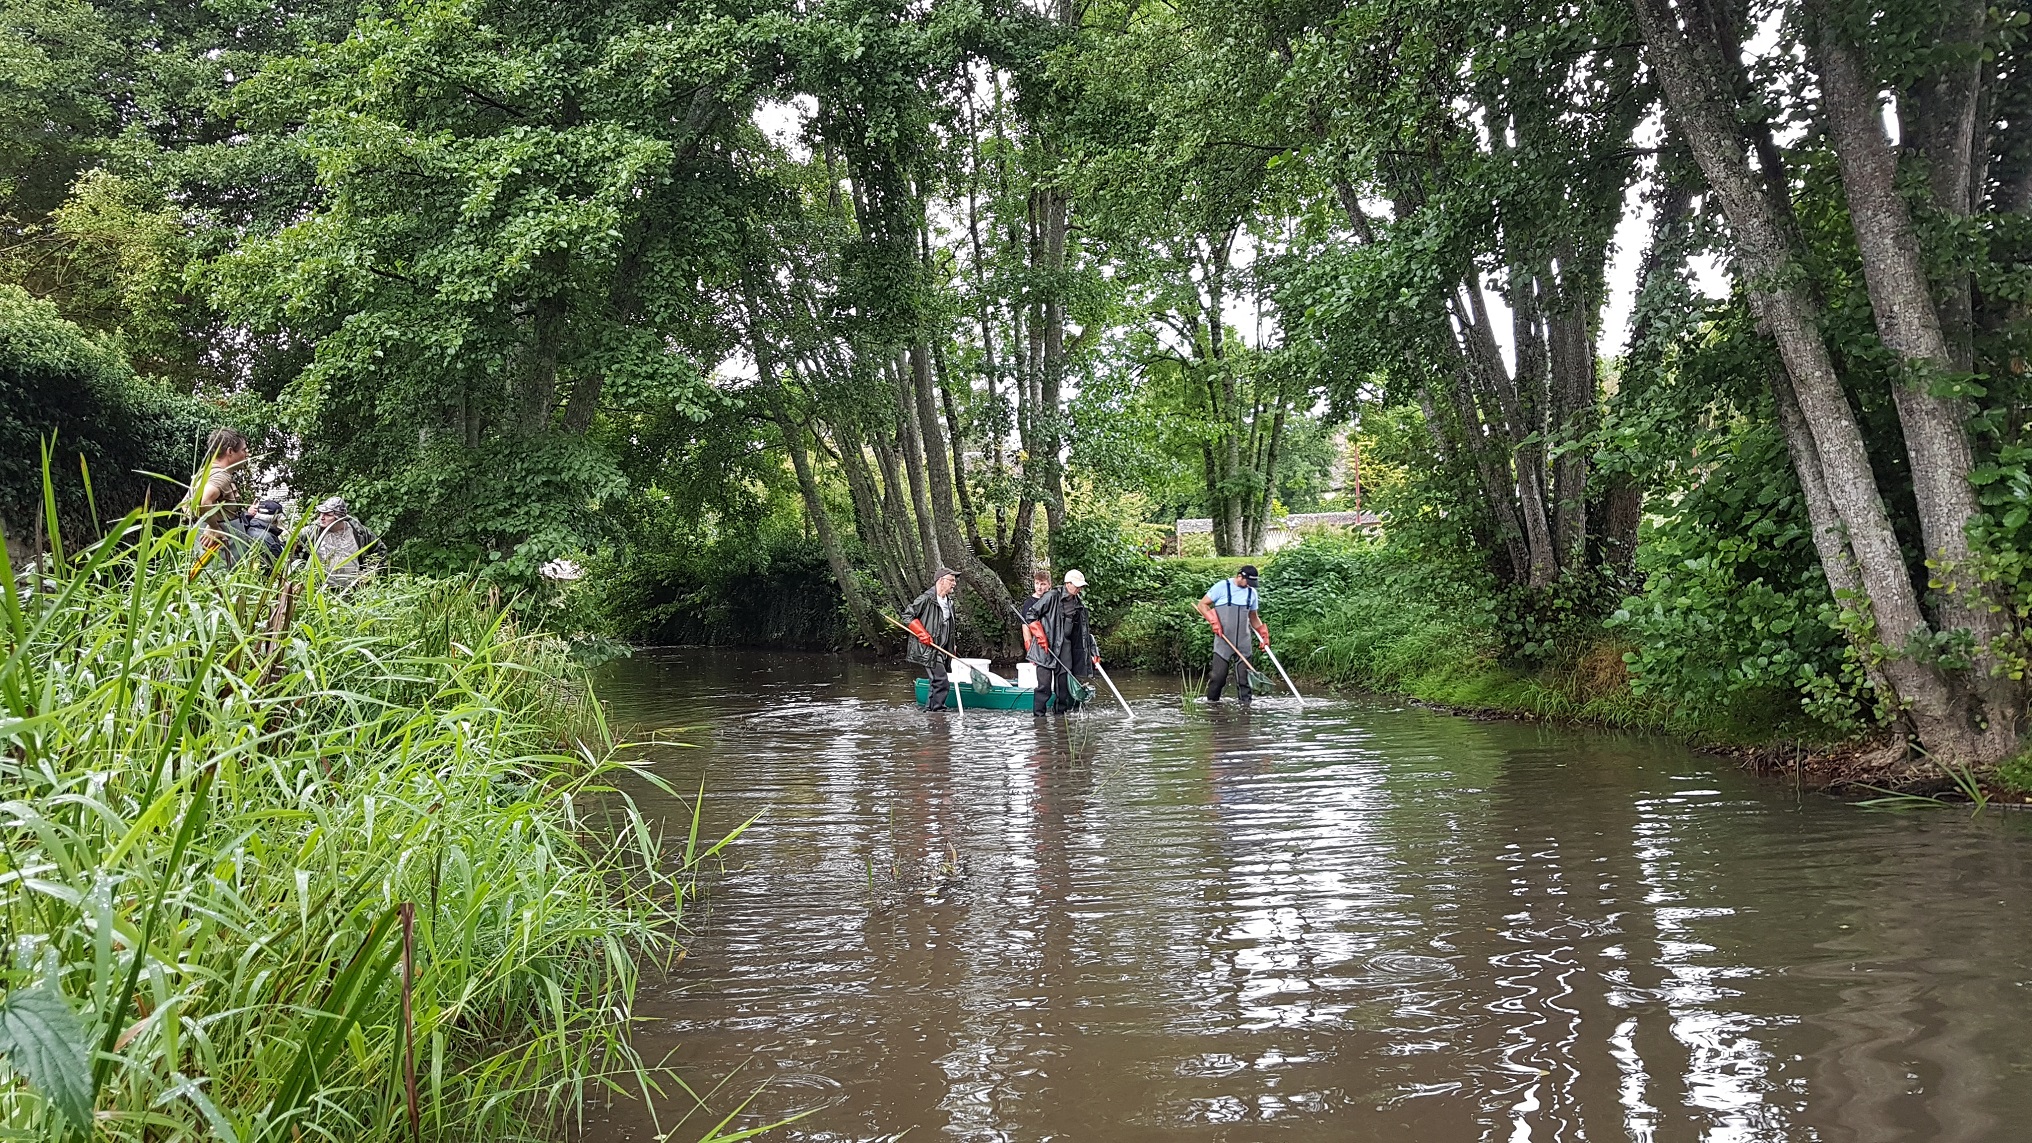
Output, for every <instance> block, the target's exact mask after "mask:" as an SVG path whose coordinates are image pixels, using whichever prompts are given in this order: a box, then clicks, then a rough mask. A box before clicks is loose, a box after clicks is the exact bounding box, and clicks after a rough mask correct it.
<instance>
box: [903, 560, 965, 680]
mask: <svg viewBox="0 0 2032 1143" xmlns="http://www.w3.org/2000/svg"><path fill="white" fill-rule="evenodd" d="M959 585H960V578H959V577H958V576H957V575H954V574H953V573H952V572H951V571H950V570H948V569H946V568H940V569H938V574H937V575H936V576H934V577H932V581H931V586H930V587H928V588H926V589H925V590H924V594H923V595H920V596H918V597H917V598H916V599H914V600H912V601H911V603H910V606H909V607H906V608H904V609H903V625H904V626H905V627H908V628H910V633H911V634H912V635H915V636H917V642H915V643H912V644H911V645H910V646H909V647H907V648H905V649H904V652H903V657H904V659H906V660H908V661H909V662H912V663H916V664H917V665H918V666H920V667H923V668H924V677H925V678H927V679H930V680H931V687H930V689H929V690H928V691H927V692H926V694H925V696H924V709H926V710H944V709H945V708H946V699H947V698H948V697H950V695H951V692H952V681H951V678H950V676H949V675H948V674H947V671H946V668H947V667H948V665H949V664H948V663H947V662H946V657H945V654H944V652H945V651H950V650H952V645H953V631H954V628H955V627H956V626H957V624H956V622H955V620H954V615H953V603H954V599H955V593H956V592H957V591H958V590H959ZM941 648H942V649H943V650H941Z"/></svg>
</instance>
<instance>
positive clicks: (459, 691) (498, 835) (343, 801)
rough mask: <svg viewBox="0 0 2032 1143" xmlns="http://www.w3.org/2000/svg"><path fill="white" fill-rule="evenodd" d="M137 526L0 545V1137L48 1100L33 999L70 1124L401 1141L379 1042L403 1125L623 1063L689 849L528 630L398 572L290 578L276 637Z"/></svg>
mask: <svg viewBox="0 0 2032 1143" xmlns="http://www.w3.org/2000/svg"><path fill="white" fill-rule="evenodd" d="M158 523H159V521H158V520H157V519H156V518H154V517H150V516H145V515H141V514H135V515H132V516H129V517H128V518H127V519H126V520H125V521H123V522H122V523H121V524H120V526H119V527H118V528H117V529H116V532H115V538H114V539H111V540H108V541H106V542H103V543H100V544H97V545H93V546H90V547H87V548H85V549H84V550H83V551H80V552H78V553H76V554H74V555H72V556H70V557H68V558H66V559H63V560H60V561H57V562H55V563H54V565H53V566H52V567H51V568H49V569H48V571H47V574H45V575H44V576H43V577H41V579H40V582H39V587H40V590H38V591H36V592H34V593H21V592H18V591H17V590H16V580H15V576H14V575H13V573H12V570H11V569H8V568H4V567H0V649H4V650H5V652H6V653H7V657H6V659H5V660H4V664H0V746H4V750H0V756H4V762H0V769H4V771H5V779H6V781H7V783H8V788H9V790H10V799H11V800H10V801H9V802H8V803H7V807H6V810H5V812H4V814H0V818H4V821H0V828H4V829H5V830H6V832H7V834H8V838H9V840H8V845H7V849H6V859H5V861H6V870H5V873H6V876H5V877H4V878H0V932H4V934H5V939H6V941H7V943H8V945H9V946H10V947H11V948H13V949H14V950H16V951H17V953H18V954H19V955H18V956H17V957H15V958H14V959H11V960H10V961H9V963H8V964H7V965H6V966H4V967H0V984H4V987H5V991H6V993H7V997H6V1000H5V1002H4V1004H5V1008H4V1013H5V1015H4V1018H0V1035H4V1036H5V1038H6V1039H7V1040H8V1044H7V1051H6V1066H7V1068H8V1069H9V1070H11V1071H12V1073H13V1074H14V1075H16V1076H21V1077H25V1078H26V1079H28V1081H29V1084H28V1085H26V1086H24V1085H22V1084H19V1083H9V1084H6V1085H4V1086H0V1125H4V1131H5V1132H6V1133H7V1134H9V1135H10V1136H13V1137H20V1138H48V1137H52V1136H54V1135H56V1134H58V1133H59V1131H58V1127H59V1125H58V1123H57V1121H56V1116H57V1115H59V1114H64V1115H68V1116H73V1117H75V1116H76V1114H77V1113H78V1111H79V1107H78V1100H77V1098H76V1091H75V1087H76V1082H77V1075H76V1069H75V1067H73V1066H72V1065H74V1064H75V1063H76V1062H77V1060H76V1059H75V1058H71V1057H69V1056H66V1055H65V1053H66V1052H70V1053H73V1054H75V1051H76V1046H75V1043H74V1041H75V1040H76V1039H77V1037H76V1036H75V1035H73V1033H75V1032H76V1031H77V1029H76V1028H69V1029H66V1028H65V1027H64V1026H63V1025H64V1021H63V1019H62V1016H61V1014H60V1013H59V1012H58V1011H57V1009H56V1007H54V1006H52V1005H50V1004H49V1003H48V1002H47V1000H43V999H38V997H56V996H57V994H58V993H61V1001H60V1002H61V1003H62V1004H63V1006H64V1008H65V1010H66V1011H70V1012H74V1013H75V1014H76V1016H75V1017H74V1019H76V1020H79V1021H81V1022H82V1024H83V1026H84V1027H85V1028H86V1029H89V1038H90V1039H91V1040H96V1041H97V1043H98V1052H97V1054H96V1057H92V1058H95V1059H96V1061H97V1062H96V1063H95V1064H93V1065H91V1071H90V1074H89V1076H88V1078H87V1083H86V1088H85V1106H86V1107H87V1108H89V1107H91V1106H93V1105H94V1104H95V1105H96V1107H97V1109H98V1110H97V1115H96V1118H95V1120H94V1126H93V1134H94V1137H95V1138H104V1139H111V1140H130V1139H131V1140H141V1139H153V1140H195V1139H215V1138H239V1139H243V1140H289V1139H294V1138H296V1137H297V1135H298V1134H299V1133H301V1134H302V1135H303V1136H305V1137H310V1136H311V1135H312V1134H320V1135H327V1136H331V1137H343V1138H348V1139H385V1140H393V1139H398V1138H408V1137H410V1135H411V1132H412V1130H414V1128H412V1126H411V1125H410V1124H409V1122H408V1121H407V1115H406V1112H405V1110H404V1100H403V1084H402V1073H403V1061H404V1058H405V1054H406V1053H408V1052H409V1051H411V1050H412V1049H413V1052H414V1057H415V1060H416V1064H417V1076H418V1085H419V1089H420V1090H419V1095H420V1103H421V1106H422V1108H423V1109H424V1111H423V1115H424V1118H423V1121H422V1122H421V1123H420V1124H417V1125H416V1127H417V1128H420V1130H421V1132H422V1133H423V1134H424V1135H426V1136H428V1137H432V1138H438V1137H457V1138H474V1137H490V1138H503V1139H508V1138H521V1137H529V1136H530V1135H532V1134H536V1135H541V1134H542V1133H543V1128H542V1127H541V1126H540V1125H542V1124H546V1123H548V1122H551V1121H553V1119H554V1118H555V1117H556V1116H558V1115H559V1114H561V1113H564V1112H566V1111H568V1110H569V1109H572V1108H574V1107H577V1106H579V1105H580V1102H581V1101H582V1100H583V1099H584V1098H585V1097H586V1095H587V1094H588V1093H589V1092H590V1091H592V1090H595V1089H597V1090H603V1091H604V1090H607V1088H608V1086H609V1085H611V1084H616V1083H621V1082H624V1081H628V1080H629V1078H630V1077H634V1079H635V1080H640V1079H641V1078H642V1077H643V1072H642V1069H641V1067H640V1065H639V1063H638V1062H637V1061H635V1059H634V1057H633V1056H632V1055H631V1054H630V1052H629V1050H628V1047H627V1039H626V1036H627V1033H628V1031H629V1026H628V1017H627V1013H628V1011H629V1007H630V1002H631V998H632V996H633V993H634V989H635V986H636V981H637V979H638V958H642V957H657V956H660V955H663V954H665V953H668V952H669V951H671V950H672V947H673V941H674V938H675V935H676V933H675V922H676V921H677V920H678V917H679V915H680V912H681V910H682V907H683V904H684V902H685V900H686V897H687V895H688V891H689V874H688V872H686V871H687V870H689V869H690V868H691V867H692V866H693V864H694V863H695V862H696V861H697V860H699V859H701V858H702V857H704V856H706V854H704V853H701V852H700V851H699V849H698V848H697V847H695V846H687V847H685V848H684V849H682V850H676V851H673V850H666V849H665V848H664V847H663V846H662V845H661V844H660V843H659V842H658V841H657V840H656V839H655V837H654V835H653V834H652V833H651V832H650V830H649V827H648V825H647V823H646V822H645V821H644V820H643V819H642V818H641V816H640V815H639V814H638V813H637V812H636V811H635V809H634V807H633V805H632V803H631V802H630V800H629V798H628V796H627V795H625V794H624V793H622V792H620V791H619V790H617V789H615V787H614V783H615V782H616V780H617V779H620V778H622V777H623V776H624V775H625V776H627V778H628V780H629V782H630V784H634V783H638V782H640V781H644V780H647V781H652V782H653V781H654V779H653V776H651V775H648V774H647V773H646V772H645V771H642V770H639V769H637V768H636V767H634V766H632V765H630V764H627V763H625V762H623V761H622V760H621V759H620V758H619V757H618V756H616V755H614V754H613V753H612V752H611V749H610V745H609V743H608V742H607V741H606V739H605V731H604V723H603V721H602V720H601V718H600V714H599V708H598V707H597V705H596V704H595V703H593V702H592V700H591V699H590V697H589V696H588V695H587V694H586V692H585V690H584V688H583V684H582V682H581V681H580V680H579V679H578V677H577V676H576V675H575V673H574V672H573V671H572V670H571V669H570V668H569V665H568V664H567V663H566V661H565V658H564V649H563V647H562V645H561V644H559V643H557V642H556V641H554V640H552V639H549V638H548V637H543V636H518V635H516V634H515V633H514V632H513V631H512V630H511V629H510V628H509V626H508V625H507V624H506V623H505V621H504V619H503V618H502V617H501V616H498V615H493V614H490V613H489V612H488V611H487V609H486V607H485V606H484V603H483V601H482V600H481V598H480V597H479V596H478V595H477V594H476V592H475V590H474V589H473V588H472V587H471V586H470V584H464V585H461V584H445V583H431V582H427V581H420V580H413V579H408V578H405V577H400V576H397V577H392V578H388V579H384V580H382V581H381V582H378V583H372V584H369V585H367V586H364V587H362V588H361V589H360V590H358V591H356V592H354V593H352V594H350V595H348V596H344V597H341V596H337V595H333V594H331V593H325V592H313V593H310V594H308V595H304V596H300V597H299V599H298V601H297V609H296V612H295V615H294V619H293V621H292V622H290V623H289V624H288V625H287V626H286V627H285V628H283V629H282V630H281V632H280V634H279V636H278V635H276V634H273V633H272V631H273V629H272V628H271V624H270V618H271V615H272V614H273V608H274V606H275V604H276V600H277V597H276V588H277V585H276V584H274V583H272V582H267V581H263V580H261V579H258V578H255V577H254V576H253V575H252V574H251V572H247V571H243V572H242V573H240V574H238V575H235V576H229V577H211V576H207V577H202V578H200V579H199V580H197V581H195V582H193V581H192V580H190V579H189V577H188V576H187V575H186V574H185V571H186V568H187V567H188V566H189V561H190V557H191V554H192V553H191V551H190V548H189V543H188V532H187V531H184V530H172V531H169V532H161V531H157V530H156V526H157V524H158ZM405 908H413V910H414V928H413V939H414V943H415V957H414V965H415V972H414V975H413V977H412V978H411V979H410V980H409V981H408V982H407V983H406V984H405V983H404V980H403V977H402V969H401V963H402V962H401V955H400V954H401V948H402V943H403V939H404V934H403V931H402V926H401V924H400V923H399V922H400V916H401V913H402V910H403V909H405ZM116 932H117V933H119V934H121V936H120V937H119V938H118V939H117V940H116V939H114V938H113V934H114V933H116ZM405 996H406V997H407V999H408V1002H409V1007H410V1010H411V1013H412V1020H413V1022H412V1023H411V1024H410V1025H409V1030H408V1031H407V1032H405V1021H404V1017H403V1014H402V1010H403V1006H404V1000H405ZM38 1014H39V1015H40V1016H41V1020H40V1025H39V1027H40V1028H41V1029H42V1033H40V1034H36V1033H35V1029H34V1028H31V1027H29V1025H28V1023H25V1022H24V1021H30V1020H31V1018H33V1017H36V1016H37V1015H38ZM31 1034H35V1038H36V1040H37V1042H38V1043H39V1044H41V1045H42V1048H41V1049H39V1050H40V1051H41V1053H42V1054H40V1055H38V1054H37V1050H35V1049H29V1048H24V1047H23V1044H24V1037H27V1036H30V1035H31ZM192 1077H197V1078H196V1079H195V1080H194V1079H193V1078H192ZM532 1124H535V1125H539V1126H537V1127H535V1128H533V1129H532V1127H531V1125H532Z"/></svg>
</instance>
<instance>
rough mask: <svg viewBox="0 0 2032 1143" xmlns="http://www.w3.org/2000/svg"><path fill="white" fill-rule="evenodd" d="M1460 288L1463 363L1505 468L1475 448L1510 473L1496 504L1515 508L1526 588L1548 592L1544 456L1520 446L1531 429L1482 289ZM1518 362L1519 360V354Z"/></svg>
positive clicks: (1488, 449)
mask: <svg viewBox="0 0 2032 1143" xmlns="http://www.w3.org/2000/svg"><path fill="white" fill-rule="evenodd" d="M1464 288H1465V290H1466V303H1465V304H1462V302H1461V299H1460V296H1459V294H1458V293H1456V295H1455V297H1454V299H1453V301H1454V305H1455V319H1456V320H1457V321H1458V322H1459V323H1460V326H1461V340H1462V341H1463V342H1465V346H1464V358H1465V361H1466V363H1467V365H1468V373H1469V376H1470V377H1471V378H1472V379H1473V380H1474V381H1475V382H1476V385H1475V387H1476V388H1477V389H1479V390H1480V391H1481V393H1482V394H1483V396H1484V398H1485V399H1486V400H1488V401H1489V402H1490V404H1491V405H1492V406H1493V408H1494V410H1495V412H1496V414H1497V415H1499V416H1500V417H1501V421H1500V422H1499V425H1500V427H1501V428H1502V430H1503V435H1504V437H1505V438H1506V441H1505V444H1504V445H1503V446H1502V452H1503V453H1507V454H1508V458H1509V461H1508V463H1507V464H1505V463H1504V462H1503V458H1502V457H1501V456H1500V455H1493V445H1494V442H1490V441H1484V442H1480V444H1481V447H1482V456H1483V457H1484V458H1485V459H1486V460H1487V461H1488V462H1489V463H1491V464H1494V465H1497V466H1499V467H1500V468H1508V469H1510V479H1509V481H1507V482H1506V483H1508V485H1509V489H1510V490H1509V491H1505V492H1504V493H1502V494H1501V497H1500V499H1501V500H1502V501H1503V502H1504V504H1505V505H1506V506H1507V505H1508V504H1510V503H1512V502H1514V503H1515V505H1516V508H1515V510H1514V511H1515V514H1516V516H1517V518H1518V520H1519V522H1520V523H1521V524H1522V525H1523V535H1524V550H1525V552H1526V554H1527V555H1528V556H1529V560H1530V565H1529V567H1530V570H1529V574H1528V575H1527V576H1526V578H1525V582H1526V583H1527V584H1528V585H1529V586H1531V587H1534V588H1543V587H1549V586H1551V584H1552V581H1553V580H1555V579H1557V578H1558V576H1559V560H1558V558H1557V557H1556V556H1555V554H1554V552H1553V546H1552V524H1551V521H1550V519H1549V518H1548V517H1547V515H1546V511H1545V464H1544V454H1543V453H1542V452H1540V451H1538V449H1537V448H1536V447H1535V446H1532V445H1526V444H1524V443H1523V442H1524V441H1525V439H1526V438H1527V437H1529V436H1530V435H1531V432H1532V428H1531V425H1530V424H1529V423H1528V422H1527V420H1526V418H1525V414H1524V406H1523V401H1522V399H1521V397H1520V396H1519V393H1518V386H1517V384H1516V382H1515V381H1514V380H1513V379H1512V378H1511V376H1510V374H1509V372H1508V371H1507V370H1506V369H1504V367H1503V357H1502V353H1501V352H1500V351H1499V350H1497V348H1496V336H1495V332H1494V330H1493V328H1492V326H1491V323H1490V320H1489V311H1488V304H1487V302H1486V301H1485V300H1484V299H1483V297H1482V288H1481V285H1480V284H1479V283H1476V282H1473V281H1470V282H1467V283H1465V284H1464ZM1518 360H1519V361H1520V362H1521V361H1523V360H1524V356H1523V354H1522V353H1521V352H1520V353H1519V356H1518ZM1470 402H1471V403H1472V398H1470ZM1463 424H1464V425H1465V424H1466V422H1465V421H1464V422H1463ZM1513 498H1514V500H1513Z"/></svg>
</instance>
